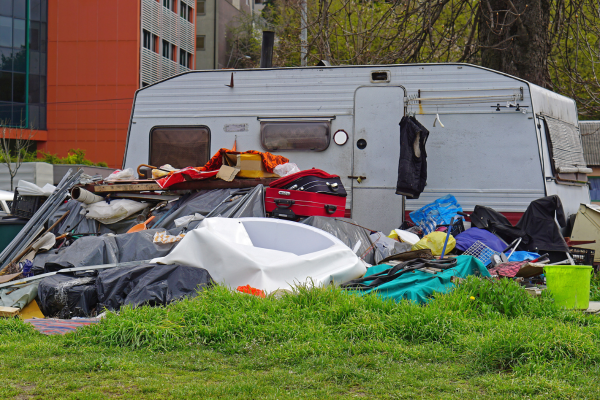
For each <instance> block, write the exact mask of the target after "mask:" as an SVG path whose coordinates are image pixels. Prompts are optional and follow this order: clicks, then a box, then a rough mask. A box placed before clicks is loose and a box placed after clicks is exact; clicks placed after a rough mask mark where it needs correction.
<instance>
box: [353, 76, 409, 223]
mask: <svg viewBox="0 0 600 400" xmlns="http://www.w3.org/2000/svg"><path fill="white" fill-rule="evenodd" d="M403 116H404V88H402V87H399V86H363V87H360V88H358V89H357V90H356V92H355V95H354V136H353V143H352V146H353V165H352V167H353V168H352V171H353V172H352V176H353V177H354V178H353V179H352V219H354V220H355V221H357V223H358V224H360V225H362V226H364V227H366V228H369V229H373V230H378V231H382V232H385V233H386V234H387V233H389V232H390V231H391V230H392V229H395V228H398V227H399V226H400V224H401V223H402V208H403V207H402V196H399V195H397V194H396V181H397V177H398V176H397V174H398V159H399V157H400V120H401V119H402V117H403ZM359 177H360V178H359ZM359 181H360V182H359Z"/></svg>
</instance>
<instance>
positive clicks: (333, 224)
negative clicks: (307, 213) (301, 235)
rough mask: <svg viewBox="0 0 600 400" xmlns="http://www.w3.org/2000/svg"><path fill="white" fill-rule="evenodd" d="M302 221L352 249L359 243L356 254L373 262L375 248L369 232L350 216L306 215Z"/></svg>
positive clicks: (369, 262) (366, 260)
mask: <svg viewBox="0 0 600 400" xmlns="http://www.w3.org/2000/svg"><path fill="white" fill-rule="evenodd" d="M302 223H303V224H306V225H310V226H314V227H315V228H319V229H321V230H323V231H325V232H327V233H330V234H332V235H333V236H335V237H336V238H338V239H340V240H341V241H342V242H344V244H345V245H346V246H348V247H349V248H351V249H352V250H354V248H355V247H356V246H357V244H359V243H360V245H359V247H358V249H357V251H356V255H357V256H359V257H362V258H363V260H364V261H365V262H367V263H368V264H371V265H373V264H375V252H376V250H377V249H376V247H375V246H373V243H372V242H371V238H370V237H369V235H370V233H371V232H370V231H369V230H367V229H365V228H362V227H360V226H358V224H357V223H356V222H354V221H353V220H351V219H350V218H331V217H308V218H306V219H304V220H303V221H302ZM382 258H383V257H382Z"/></svg>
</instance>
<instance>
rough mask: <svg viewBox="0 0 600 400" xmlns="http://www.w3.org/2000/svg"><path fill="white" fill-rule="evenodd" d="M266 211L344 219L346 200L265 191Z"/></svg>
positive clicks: (275, 190)
mask: <svg viewBox="0 0 600 400" xmlns="http://www.w3.org/2000/svg"><path fill="white" fill-rule="evenodd" d="M265 209H266V211H267V212H268V213H272V212H273V211H275V210H276V209H277V210H283V211H287V212H289V211H291V212H292V213H293V214H294V215H296V216H299V217H311V216H320V217H341V218H343V217H344V214H345V213H346V198H345V197H340V196H332V195H330V194H323V193H312V192H305V191H302V190H288V189H277V188H266V189H265Z"/></svg>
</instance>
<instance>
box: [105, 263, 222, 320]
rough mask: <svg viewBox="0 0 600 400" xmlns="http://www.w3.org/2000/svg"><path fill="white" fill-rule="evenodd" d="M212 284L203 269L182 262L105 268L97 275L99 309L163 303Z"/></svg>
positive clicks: (187, 295)
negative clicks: (179, 263)
mask: <svg viewBox="0 0 600 400" xmlns="http://www.w3.org/2000/svg"><path fill="white" fill-rule="evenodd" d="M211 285H212V277H211V276H210V274H209V273H208V271H207V270H205V269H203V268H196V267H188V266H185V265H158V264H144V265H138V266H135V267H123V268H115V269H107V270H104V271H102V272H101V273H100V274H99V275H98V279H97V280H96V289H97V291H98V309H99V310H103V309H104V308H106V309H108V310H114V311H117V310H119V309H120V308H121V307H122V306H125V305H130V306H133V307H137V306H140V305H150V306H157V305H164V304H169V303H170V302H172V301H174V300H178V299H181V298H183V297H195V296H196V295H197V293H198V292H199V291H202V290H203V289H205V288H207V287H209V286H211Z"/></svg>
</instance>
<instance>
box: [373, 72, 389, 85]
mask: <svg viewBox="0 0 600 400" xmlns="http://www.w3.org/2000/svg"><path fill="white" fill-rule="evenodd" d="M389 81H390V71H371V82H373V83H381V82H389Z"/></svg>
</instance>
